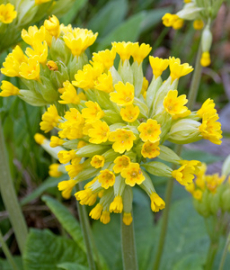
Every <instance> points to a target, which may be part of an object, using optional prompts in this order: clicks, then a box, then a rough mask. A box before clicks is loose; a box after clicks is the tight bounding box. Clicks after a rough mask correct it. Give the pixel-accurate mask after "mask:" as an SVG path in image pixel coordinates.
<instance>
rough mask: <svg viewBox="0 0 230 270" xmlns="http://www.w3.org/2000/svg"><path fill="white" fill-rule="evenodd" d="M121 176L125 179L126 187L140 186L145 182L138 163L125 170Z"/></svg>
mask: <svg viewBox="0 0 230 270" xmlns="http://www.w3.org/2000/svg"><path fill="white" fill-rule="evenodd" d="M121 176H122V177H123V178H125V183H126V185H129V186H131V187H133V186H135V185H136V184H138V185H140V184H141V183H142V182H143V181H144V180H145V177H144V175H143V173H142V171H141V168H140V165H139V164H138V163H131V164H130V165H129V166H128V168H126V169H123V170H122V172H121Z"/></svg>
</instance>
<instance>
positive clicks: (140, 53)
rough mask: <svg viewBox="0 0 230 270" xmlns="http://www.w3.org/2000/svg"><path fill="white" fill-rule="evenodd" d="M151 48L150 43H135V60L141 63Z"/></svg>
mask: <svg viewBox="0 0 230 270" xmlns="http://www.w3.org/2000/svg"><path fill="white" fill-rule="evenodd" d="M151 50H152V47H150V46H149V44H145V43H142V44H141V45H139V44H138V43H134V45H133V52H132V57H133V60H134V61H136V62H137V63H138V65H140V63H142V62H143V60H144V58H145V57H146V56H147V55H148V54H149V53H150V51H151Z"/></svg>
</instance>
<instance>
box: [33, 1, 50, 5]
mask: <svg viewBox="0 0 230 270" xmlns="http://www.w3.org/2000/svg"><path fill="white" fill-rule="evenodd" d="M50 1H52V0H35V5H41V4H43V3H47V2H50Z"/></svg>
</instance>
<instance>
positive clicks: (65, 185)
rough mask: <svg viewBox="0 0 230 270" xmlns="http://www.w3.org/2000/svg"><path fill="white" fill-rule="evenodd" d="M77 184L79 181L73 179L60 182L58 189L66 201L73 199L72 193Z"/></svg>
mask: <svg viewBox="0 0 230 270" xmlns="http://www.w3.org/2000/svg"><path fill="white" fill-rule="evenodd" d="M76 184H77V181H76V180H72V179H71V180H67V181H62V182H60V183H59V184H58V189H59V190H61V191H62V197H63V198H65V199H69V198H70V197H71V192H72V190H73V188H74V187H75V185H76Z"/></svg>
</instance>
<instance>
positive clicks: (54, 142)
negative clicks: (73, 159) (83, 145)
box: [50, 136, 65, 147]
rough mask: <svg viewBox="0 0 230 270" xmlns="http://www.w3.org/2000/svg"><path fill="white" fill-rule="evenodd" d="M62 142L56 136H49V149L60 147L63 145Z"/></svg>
mask: <svg viewBox="0 0 230 270" xmlns="http://www.w3.org/2000/svg"><path fill="white" fill-rule="evenodd" d="M64 142H65V141H64V140H62V139H60V138H59V137H57V136H51V138H50V146H51V147H57V146H61V145H63V143H64Z"/></svg>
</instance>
